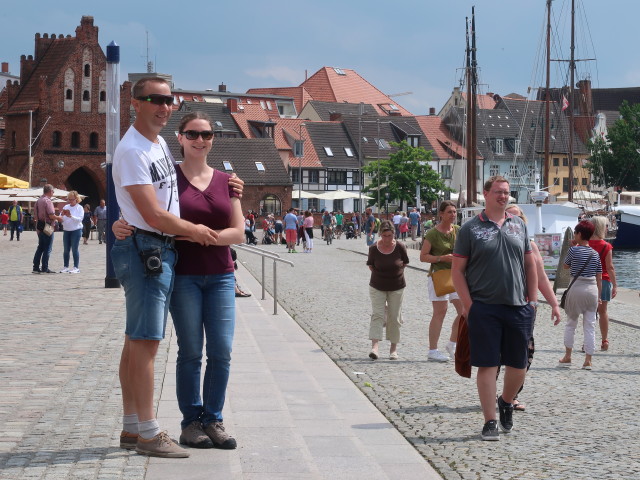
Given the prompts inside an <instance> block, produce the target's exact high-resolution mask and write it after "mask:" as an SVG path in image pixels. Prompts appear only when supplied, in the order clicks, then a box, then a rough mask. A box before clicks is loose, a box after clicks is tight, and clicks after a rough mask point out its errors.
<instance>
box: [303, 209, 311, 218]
mask: <svg viewBox="0 0 640 480" xmlns="http://www.w3.org/2000/svg"><path fill="white" fill-rule="evenodd" d="M311 215H312V214H311V212H310V211H309V210H305V211H304V216H305V217H310V216H311Z"/></svg>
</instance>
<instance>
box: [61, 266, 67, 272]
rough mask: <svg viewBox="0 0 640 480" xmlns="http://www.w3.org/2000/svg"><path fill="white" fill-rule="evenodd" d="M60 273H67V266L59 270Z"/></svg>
mask: <svg viewBox="0 0 640 480" xmlns="http://www.w3.org/2000/svg"><path fill="white" fill-rule="evenodd" d="M60 273H69V267H64V268H63V269H62V270H60Z"/></svg>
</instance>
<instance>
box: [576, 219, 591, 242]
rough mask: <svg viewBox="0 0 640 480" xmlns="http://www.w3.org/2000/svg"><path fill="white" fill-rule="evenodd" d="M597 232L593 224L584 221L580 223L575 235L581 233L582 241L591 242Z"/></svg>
mask: <svg viewBox="0 0 640 480" xmlns="http://www.w3.org/2000/svg"><path fill="white" fill-rule="evenodd" d="M595 230H596V227H595V226H594V225H593V223H591V222H590V221H589V220H583V221H581V222H580V223H578V225H576V228H575V229H574V230H573V231H574V232H575V233H579V234H580V237H581V238H582V240H589V239H590V238H591V236H592V235H593V232H595Z"/></svg>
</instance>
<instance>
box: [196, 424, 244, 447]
mask: <svg viewBox="0 0 640 480" xmlns="http://www.w3.org/2000/svg"><path fill="white" fill-rule="evenodd" d="M204 432H205V433H206V434H207V435H208V436H209V438H210V439H211V441H212V442H213V446H214V448H222V449H225V450H233V449H234V448H236V447H237V446H238V445H237V443H236V439H235V438H233V437H232V436H231V435H229V434H228V433H227V432H225V431H224V425H223V424H222V422H213V423H210V424H209V425H207V426H206V427H204Z"/></svg>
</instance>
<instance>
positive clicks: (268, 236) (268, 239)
mask: <svg viewBox="0 0 640 480" xmlns="http://www.w3.org/2000/svg"><path fill="white" fill-rule="evenodd" d="M275 233H276V232H275V230H273V229H272V228H269V229H267V230H266V231H265V232H264V236H263V237H262V244H263V245H271V244H272V243H273V242H274V241H275V240H274V238H273V236H274V235H275Z"/></svg>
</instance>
